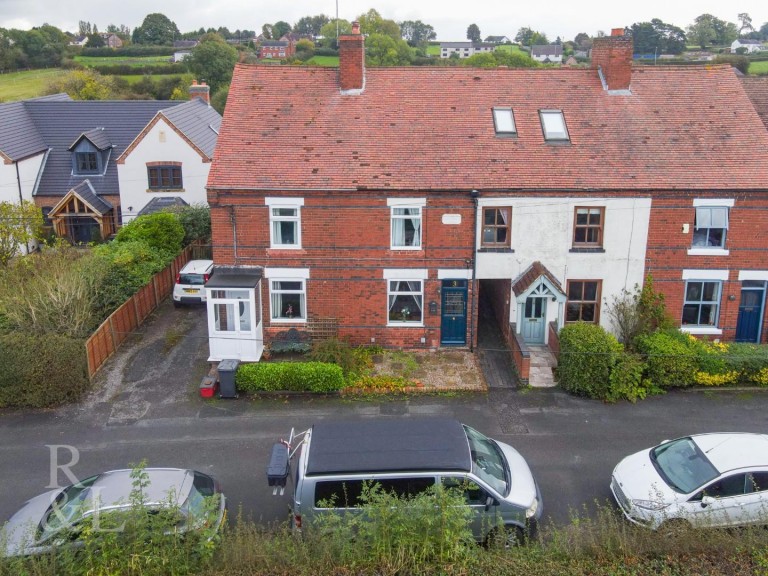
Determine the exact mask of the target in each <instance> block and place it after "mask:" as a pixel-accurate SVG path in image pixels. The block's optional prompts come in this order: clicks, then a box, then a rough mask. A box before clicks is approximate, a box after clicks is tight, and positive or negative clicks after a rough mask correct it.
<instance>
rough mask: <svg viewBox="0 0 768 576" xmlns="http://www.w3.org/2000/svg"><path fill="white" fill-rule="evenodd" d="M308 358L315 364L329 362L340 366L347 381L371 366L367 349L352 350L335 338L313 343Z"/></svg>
mask: <svg viewBox="0 0 768 576" xmlns="http://www.w3.org/2000/svg"><path fill="white" fill-rule="evenodd" d="M309 357H310V358H311V359H312V360H314V361H315V362H330V363H332V364H336V365H338V366H340V367H341V370H342V372H343V373H344V377H345V378H346V379H347V380H348V381H349V380H354V379H355V378H356V377H357V376H358V375H360V374H361V373H362V372H364V371H365V370H366V369H368V368H370V367H371V366H372V365H373V363H372V362H371V354H370V351H369V349H367V348H364V347H360V348H352V347H351V346H350V345H349V344H348V343H346V342H344V341H342V340H339V339H337V338H329V339H327V340H321V341H319V342H316V343H314V344H313V345H312V351H311V352H310V354H309Z"/></svg>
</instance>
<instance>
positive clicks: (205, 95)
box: [189, 80, 211, 106]
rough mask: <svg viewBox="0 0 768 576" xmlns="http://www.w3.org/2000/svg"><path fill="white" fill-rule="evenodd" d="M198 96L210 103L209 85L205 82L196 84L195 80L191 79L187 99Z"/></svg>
mask: <svg viewBox="0 0 768 576" xmlns="http://www.w3.org/2000/svg"><path fill="white" fill-rule="evenodd" d="M194 98H200V99H201V100H202V101H203V102H205V103H206V104H208V106H210V105H211V87H210V86H208V84H206V83H205V82H200V83H199V84H198V82H197V80H192V86H190V87H189V99H190V100H192V99H194Z"/></svg>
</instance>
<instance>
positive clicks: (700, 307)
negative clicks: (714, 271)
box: [682, 280, 722, 326]
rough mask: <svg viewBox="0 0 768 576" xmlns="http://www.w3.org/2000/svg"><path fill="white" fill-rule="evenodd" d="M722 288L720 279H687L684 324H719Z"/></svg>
mask: <svg viewBox="0 0 768 576" xmlns="http://www.w3.org/2000/svg"><path fill="white" fill-rule="evenodd" d="M721 289H722V282H720V281H719V280H688V281H686V283H685V302H684V303H683V320H682V324H683V326H686V325H688V326H717V321H718V314H719V312H720V293H721Z"/></svg>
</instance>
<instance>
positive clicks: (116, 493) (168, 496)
mask: <svg viewBox="0 0 768 576" xmlns="http://www.w3.org/2000/svg"><path fill="white" fill-rule="evenodd" d="M142 472H143V473H145V474H146V476H147V481H148V485H147V486H146V487H145V488H144V490H143V493H144V501H145V502H146V503H147V504H150V503H157V502H168V503H172V504H181V503H183V502H184V500H186V498H187V495H188V494H189V492H190V490H191V488H192V482H191V479H190V481H187V482H185V480H186V479H187V477H188V476H191V475H192V474H193V473H194V472H193V471H192V470H184V469H181V468H145V469H144V470H143V471H142ZM132 473H133V470H128V469H127V470H110V471H109V472H104V473H103V474H100V475H99V477H98V478H97V479H96V481H95V482H94V483H93V486H92V491H93V495H94V497H97V498H98V502H99V506H100V507H102V508H107V507H113V506H120V505H128V504H130V497H131V491H132V490H133V488H134V486H133V483H134V481H135V480H134V478H132V477H131V474H132Z"/></svg>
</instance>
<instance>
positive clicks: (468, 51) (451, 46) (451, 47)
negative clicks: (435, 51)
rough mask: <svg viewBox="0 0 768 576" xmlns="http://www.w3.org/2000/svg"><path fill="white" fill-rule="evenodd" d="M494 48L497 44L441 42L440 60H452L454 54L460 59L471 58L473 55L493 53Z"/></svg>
mask: <svg viewBox="0 0 768 576" xmlns="http://www.w3.org/2000/svg"><path fill="white" fill-rule="evenodd" d="M494 48H496V45H495V44H489V43H487V42H481V43H479V44H476V43H472V42H440V58H450V57H451V55H453V54H458V55H459V58H469V57H470V56H472V55H473V54H479V53H482V52H493V50H494Z"/></svg>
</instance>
